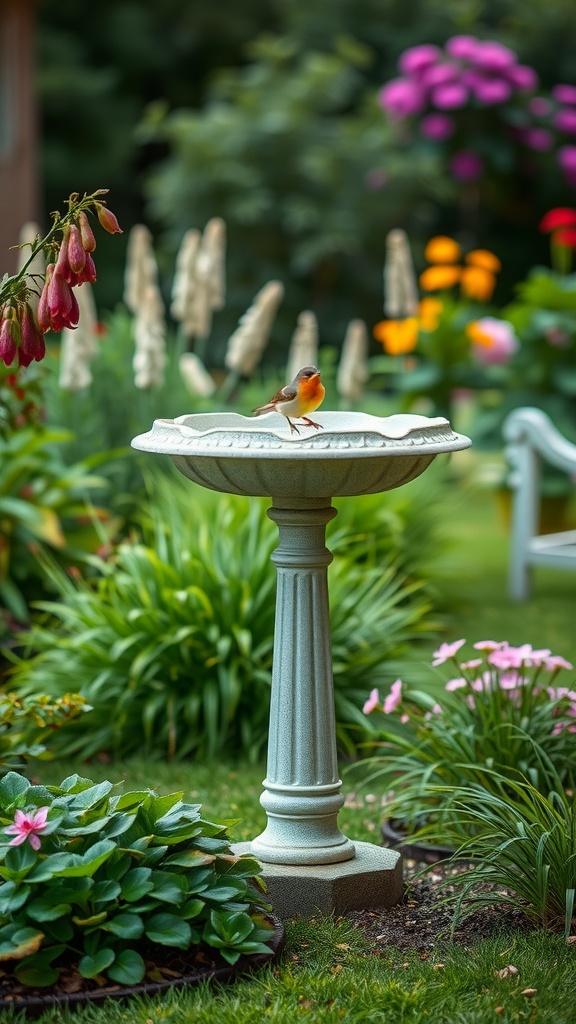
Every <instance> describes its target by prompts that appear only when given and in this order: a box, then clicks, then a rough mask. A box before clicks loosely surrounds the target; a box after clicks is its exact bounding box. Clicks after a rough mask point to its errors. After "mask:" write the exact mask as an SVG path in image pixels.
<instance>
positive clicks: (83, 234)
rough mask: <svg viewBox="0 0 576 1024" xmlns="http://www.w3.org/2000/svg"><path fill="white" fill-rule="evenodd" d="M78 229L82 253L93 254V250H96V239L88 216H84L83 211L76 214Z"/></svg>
mask: <svg viewBox="0 0 576 1024" xmlns="http://www.w3.org/2000/svg"><path fill="white" fill-rule="evenodd" d="M78 228H79V231H80V239H81V241H82V248H83V249H84V252H94V249H95V248H96V239H95V238H94V232H93V231H92V228H91V227H90V221H89V220H88V214H86V213H85V212H84V210H82V211H81V212H80V213H79V214H78Z"/></svg>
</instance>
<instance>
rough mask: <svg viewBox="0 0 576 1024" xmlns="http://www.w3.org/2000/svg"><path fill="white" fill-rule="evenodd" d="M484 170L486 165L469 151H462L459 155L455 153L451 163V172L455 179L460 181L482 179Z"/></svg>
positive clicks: (475, 154)
mask: <svg viewBox="0 0 576 1024" xmlns="http://www.w3.org/2000/svg"><path fill="white" fill-rule="evenodd" d="M483 170H484V164H483V163H482V160H481V159H480V157H479V156H478V154H477V153H474V152H473V151H472V150H469V149H462V150H460V152H458V153H454V156H453V157H452V159H451V161H450V172H451V174H452V176H453V177H454V178H458V179H459V180H460V181H475V180H476V178H479V177H481V175H482V172H483Z"/></svg>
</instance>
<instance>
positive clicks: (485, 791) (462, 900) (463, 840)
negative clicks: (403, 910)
mask: <svg viewBox="0 0 576 1024" xmlns="http://www.w3.org/2000/svg"><path fill="white" fill-rule="evenodd" d="M542 760H543V762H544V761H545V760H546V759H545V758H544V757H543V756H542ZM546 776H547V778H548V779H549V781H550V786H551V788H550V790H549V791H548V792H546V793H542V792H540V791H539V790H538V789H537V788H536V786H534V785H532V783H531V782H529V781H528V779H526V778H523V777H522V776H521V775H520V774H519V773H517V775H516V777H515V778H510V775H509V774H506V775H503V774H501V773H499V772H495V771H489V770H485V771H484V772H480V773H479V779H480V782H479V783H478V784H476V785H471V786H462V787H445V788H444V789H443V791H442V794H441V796H442V800H443V801H449V802H450V804H451V807H452V812H453V813H452V816H451V818H450V821H449V822H445V823H444V828H443V831H444V835H445V836H446V838H447V840H448V841H449V842H450V844H451V845H452V847H453V848H454V850H455V854H454V858H455V859H458V860H461V861H465V862H467V864H468V868H467V870H466V871H465V872H464V873H463V874H459V875H456V876H454V875H453V874H451V875H450V878H449V881H450V885H451V888H452V890H453V891H452V892H451V893H450V895H449V896H448V901H449V902H451V903H454V904H455V907H456V914H455V919H454V927H456V925H457V923H458V920H459V919H461V918H462V916H467V915H468V914H471V913H473V912H474V911H475V910H477V909H479V908H481V907H482V906H493V905H494V904H505V905H507V906H508V907H510V906H512V907H515V908H516V909H517V910H520V911H522V913H523V914H525V915H526V917H527V918H528V919H529V920H531V921H532V922H533V923H535V924H537V925H539V926H540V927H542V928H547V929H550V930H552V931H563V932H564V936H565V938H568V937H569V936H570V934H571V932H572V930H573V929H574V928H575V926H576V918H575V914H574V911H575V894H576V802H575V800H574V793H573V792H572V791H567V790H565V789H564V787H563V785H562V782H561V779H560V777H559V776H558V774H557V773H556V772H555V770H554V767H553V765H552V763H551V762H550V761H547V763H546ZM430 792H432V787H431V788H430ZM424 831H425V832H426V831H428V832H429V833H432V834H433V833H434V822H433V820H432V821H431V822H430V824H429V826H428V828H427V830H424Z"/></svg>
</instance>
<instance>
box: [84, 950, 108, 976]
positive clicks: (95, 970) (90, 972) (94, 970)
mask: <svg viewBox="0 0 576 1024" xmlns="http://www.w3.org/2000/svg"><path fill="white" fill-rule="evenodd" d="M115 957H116V954H115V953H114V950H113V949H106V948H105V949H100V950H98V952H97V953H94V954H93V955H91V956H90V955H87V956H83V957H82V958H81V960H80V961H79V963H78V970H79V971H80V974H81V975H82V977H83V978H95V977H96V975H97V974H102V972H103V971H105V970H106V968H107V967H110V964H112V963H114V960H115Z"/></svg>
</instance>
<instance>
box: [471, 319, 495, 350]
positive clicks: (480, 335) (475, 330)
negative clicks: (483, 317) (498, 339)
mask: <svg viewBox="0 0 576 1024" xmlns="http://www.w3.org/2000/svg"><path fill="white" fill-rule="evenodd" d="M465 332H466V334H467V335H468V337H469V338H470V341H473V342H474V343H475V344H476V345H485V346H486V348H491V347H492V345H493V344H494V338H492V337H491V335H490V334H488V333H487V332H486V331H483V330H482V328H481V326H480V321H478V320H474V321H473V322H472V323H471V324H467V325H466V328H465Z"/></svg>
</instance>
